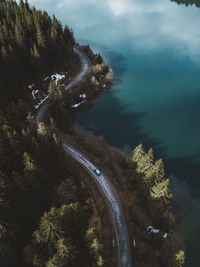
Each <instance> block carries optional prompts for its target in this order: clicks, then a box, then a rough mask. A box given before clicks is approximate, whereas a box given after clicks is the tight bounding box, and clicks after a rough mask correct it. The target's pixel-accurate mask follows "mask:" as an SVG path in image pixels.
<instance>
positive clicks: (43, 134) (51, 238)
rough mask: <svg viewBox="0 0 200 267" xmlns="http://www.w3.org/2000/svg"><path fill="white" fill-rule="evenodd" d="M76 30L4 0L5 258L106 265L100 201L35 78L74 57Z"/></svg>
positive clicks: (7, 263) (15, 262) (22, 262)
mask: <svg viewBox="0 0 200 267" xmlns="http://www.w3.org/2000/svg"><path fill="white" fill-rule="evenodd" d="M73 44H74V37H73V32H72V31H71V30H69V28H68V27H67V26H66V27H65V28H64V29H63V27H62V25H61V23H60V22H59V21H58V20H57V19H56V18H55V16H53V18H50V16H49V15H48V14H47V13H46V12H42V11H37V10H36V9H35V8H34V7H30V6H29V4H28V2H27V1H26V2H23V1H22V0H21V1H20V3H19V5H18V4H17V3H16V2H15V1H12V0H3V1H2V0H1V1H0V266H1V267H13V266H20V267H22V266H70V267H72V266H101V265H102V264H103V262H102V257H101V255H100V252H101V245H100V243H99V239H98V234H97V232H96V229H95V228H93V227H92V226H91V225H90V218H91V216H92V207H91V205H90V203H89V202H88V198H89V194H88V191H87V190H86V189H84V188H83V186H82V184H81V181H80V177H79V174H78V173H76V171H72V170H71V169H70V167H69V166H68V165H67V163H66V160H65V154H64V151H63V149H62V145H61V142H60V141H59V139H58V137H57V135H56V133H55V132H54V130H53V129H51V127H47V126H45V125H43V124H41V125H40V126H39V127H38V126H37V125H36V122H35V119H34V117H33V116H32V115H31V113H30V105H28V104H27V101H26V97H27V94H28V91H27V87H26V90H25V89H24V88H25V86H27V84H28V82H30V81H33V80H35V79H38V78H39V77H42V76H43V75H45V74H46V73H49V72H52V71H54V70H56V69H58V68H64V67H65V66H68V68H69V67H70V65H71V64H72V63H73V59H74V54H73V50H72V49H73Z"/></svg>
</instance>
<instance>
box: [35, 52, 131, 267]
mask: <svg viewBox="0 0 200 267" xmlns="http://www.w3.org/2000/svg"><path fill="white" fill-rule="evenodd" d="M74 52H75V53H76V54H77V55H78V56H79V58H80V60H81V64H82V67H81V71H80V73H79V74H77V76H76V77H75V78H74V79H72V80H71V81H70V82H69V83H68V84H67V85H66V86H65V90H66V91H67V90H69V89H70V88H71V87H72V86H74V85H75V84H77V83H78V82H79V81H80V80H81V79H82V78H83V77H84V75H85V74H86V72H87V69H88V68H89V66H90V62H89V59H88V58H87V56H86V55H85V54H84V53H83V52H82V51H81V50H79V49H78V48H77V47H74ZM47 109H48V101H45V102H44V103H43V105H42V106H40V108H39V110H38V112H37V115H36V121H37V124H39V123H40V122H42V121H43V120H44V115H45V113H46V111H47ZM62 144H63V148H64V151H65V152H66V153H67V154H68V155H70V156H72V157H73V158H74V159H75V160H76V161H78V162H79V163H80V164H81V165H82V166H83V167H84V168H85V169H86V170H87V171H88V173H89V174H90V175H91V176H92V177H93V178H94V179H95V181H96V182H97V184H98V185H99V187H100V188H101V190H102V192H103V194H104V196H105V198H106V201H107V204H108V207H109V210H110V213H111V215H112V219H113V223H114V227H115V233H116V239H117V247H118V266H119V267H132V260H131V252H130V245H129V238H128V230H127V225H126V221H125V217H124V213H123V209H122V206H121V203H120V200H119V197H118V195H117V192H116V190H115V189H114V187H113V185H112V184H111V182H110V181H109V179H108V178H107V177H106V175H105V174H103V172H102V173H101V175H100V176H98V175H96V174H95V173H94V171H93V170H94V168H95V165H94V164H93V163H92V162H91V161H90V160H89V159H88V158H87V157H86V156H85V155H84V154H82V153H81V152H79V151H78V150H77V149H76V148H74V147H72V146H71V145H69V144H68V143H66V142H65V141H64V140H62Z"/></svg>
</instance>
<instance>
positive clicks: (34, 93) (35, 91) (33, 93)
mask: <svg viewBox="0 0 200 267" xmlns="http://www.w3.org/2000/svg"><path fill="white" fill-rule="evenodd" d="M38 92H39V90H33V91H32V96H33V99H34V100H36V97H35V95H36V94H37V93H38Z"/></svg>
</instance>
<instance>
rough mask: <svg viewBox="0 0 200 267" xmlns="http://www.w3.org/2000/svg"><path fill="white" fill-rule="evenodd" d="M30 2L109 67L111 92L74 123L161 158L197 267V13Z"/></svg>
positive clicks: (158, 3) (127, 4)
mask: <svg viewBox="0 0 200 267" xmlns="http://www.w3.org/2000/svg"><path fill="white" fill-rule="evenodd" d="M30 3H32V4H35V5H36V7H39V8H42V9H46V10H47V11H48V12H50V13H51V14H52V13H53V12H54V13H55V14H56V16H57V17H58V18H59V19H60V20H61V21H62V23H63V24H68V25H69V26H70V27H72V28H73V30H74V32H75V37H76V38H77V39H79V40H81V42H82V43H89V44H90V45H91V46H92V48H93V49H94V50H95V51H97V52H100V53H101V54H102V55H103V56H104V58H105V59H106V60H107V61H108V62H109V63H110V64H111V66H112V67H113V69H114V72H115V80H114V83H113V86H112V88H111V89H110V91H109V92H104V93H103V94H102V96H101V97H100V98H99V100H98V101H97V103H96V105H95V106H94V107H92V108H91V109H89V110H83V111H81V112H79V113H78V114H77V121H78V122H80V123H81V124H82V125H84V127H85V128H86V129H87V130H92V131H93V132H94V133H95V134H98V135H99V134H101V135H103V136H104V137H105V140H106V141H107V142H108V143H110V144H112V145H114V146H116V147H118V148H120V149H121V150H123V151H124V152H125V153H127V152H128V151H130V150H131V149H133V148H134V146H136V145H137V144H139V143H141V142H142V143H143V144H144V145H145V147H146V148H149V147H153V148H154V151H155V154H156V156H157V157H160V156H161V157H164V159H165V162H166V167H167V170H168V173H169V175H170V176H171V181H172V186H173V191H174V198H175V199H176V201H177V208H178V215H179V217H180V219H181V220H179V221H178V223H179V224H178V226H179V231H180V232H181V233H182V234H183V239H184V241H185V244H186V252H187V260H188V263H187V266H195V267H198V266H199V262H198V259H199V257H198V256H199V253H200V247H199V242H198V241H199V238H200V231H199V225H200V181H199V178H200V152H199V151H200V9H198V8H196V7H194V6H190V7H185V6H184V5H177V4H176V3H174V2H170V1H168V0H102V1H98V0H84V1H83V0H51V1H50V0H48V1H47V0H43V1H39V0H30ZM175 177H177V178H175Z"/></svg>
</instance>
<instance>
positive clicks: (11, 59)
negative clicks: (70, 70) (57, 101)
mask: <svg viewBox="0 0 200 267" xmlns="http://www.w3.org/2000/svg"><path fill="white" fill-rule="evenodd" d="M0 18H1V20H0V48H1V51H0V75H1V79H0V106H1V108H4V109H5V108H6V107H7V105H8V104H9V103H11V102H14V103H16V101H17V99H19V98H22V94H23V93H24V92H23V90H22V86H23V84H26V83H27V82H28V81H30V80H33V79H36V78H37V77H38V76H41V75H42V74H45V73H47V72H49V71H51V70H54V69H56V68H57V67H58V66H59V67H63V66H64V65H66V64H67V65H70V64H71V62H72V60H73V51H72V49H73V44H74V37H73V32H72V31H70V30H69V28H68V27H67V26H66V27H65V29H64V30H63V28H62V25H61V23H60V22H59V21H58V20H57V19H56V18H55V16H53V19H51V18H50V16H49V15H48V14H47V13H46V12H42V11H37V10H36V9H35V8H34V7H32V8H30V7H29V4H28V3H27V2H23V1H22V0H21V1H20V3H19V5H18V4H17V3H16V2H14V1H12V0H3V1H1V2H0Z"/></svg>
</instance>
